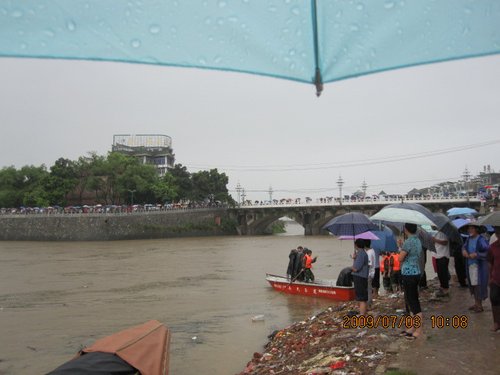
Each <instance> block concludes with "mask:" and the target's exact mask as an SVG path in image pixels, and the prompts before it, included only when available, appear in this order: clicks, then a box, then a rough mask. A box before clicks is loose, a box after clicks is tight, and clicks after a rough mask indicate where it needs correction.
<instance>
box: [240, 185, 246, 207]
mask: <svg viewBox="0 0 500 375" xmlns="http://www.w3.org/2000/svg"><path fill="white" fill-rule="evenodd" d="M246 196H247V195H246V193H245V188H241V200H242V201H243V204H244V203H245V198H246Z"/></svg>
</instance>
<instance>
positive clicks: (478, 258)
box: [337, 222, 500, 340]
mask: <svg viewBox="0 0 500 375" xmlns="http://www.w3.org/2000/svg"><path fill="white" fill-rule="evenodd" d="M480 228H481V226H479V225H478V224H477V223H475V222H471V223H469V224H468V227H467V232H468V235H467V236H466V239H465V241H464V243H463V246H462V247H461V249H460V251H458V252H457V251H454V252H453V251H450V250H453V244H452V241H450V240H449V239H448V237H447V236H446V234H444V233H442V232H440V231H438V232H437V233H436V234H435V235H434V236H433V237H432V243H433V245H434V246H433V249H432V252H433V253H432V254H433V265H434V269H435V270H436V273H437V275H438V279H439V285H440V287H439V290H438V291H437V292H436V295H435V297H446V296H449V293H450V279H451V274H450V270H449V262H450V257H451V256H453V258H454V261H455V262H454V263H455V269H456V271H457V272H456V274H457V280H458V282H459V284H460V287H462V288H467V287H468V288H469V290H470V293H471V295H472V297H473V299H474V304H473V305H472V306H470V308H469V310H470V311H472V312H475V313H481V312H483V311H484V308H483V301H484V300H486V299H487V298H488V286H489V298H490V302H491V307H492V315H493V326H492V330H493V331H499V330H500V240H499V239H500V227H494V231H495V233H494V235H493V236H491V237H490V236H489V234H488V233H487V232H482V231H481V229H480ZM404 237H405V240H404V241H403V240H402V239H400V240H399V241H398V250H397V251H395V252H381V253H380V262H378V261H377V260H375V254H376V253H377V252H374V250H373V249H372V248H371V247H370V241H369V240H363V239H357V240H356V241H355V251H354V254H353V255H352V258H353V265H352V267H351V268H350V270H349V269H344V270H342V271H341V273H340V275H339V279H338V281H337V282H338V283H339V282H341V283H345V280H346V278H345V275H346V273H347V272H348V271H351V272H352V281H353V283H354V289H355V294H356V300H357V301H358V302H359V313H360V314H361V315H365V314H366V313H367V311H368V310H369V309H370V307H371V303H372V299H373V298H374V297H375V298H376V296H377V295H378V287H379V282H378V278H379V273H380V274H381V276H382V283H383V286H384V289H385V290H386V291H387V292H399V291H403V292H404V299H405V305H406V311H407V313H408V314H409V315H411V316H414V317H415V316H418V317H419V318H420V319H419V320H414V321H415V322H416V321H418V322H423V315H422V308H421V306H420V300H419V290H420V289H423V288H426V287H427V282H426V275H425V261H426V251H427V250H428V249H427V248H426V247H425V246H424V244H423V241H422V240H421V236H419V228H418V226H417V225H416V224H410V223H406V224H404ZM374 253H375V254H374ZM377 266H378V268H377ZM338 285H339V284H338ZM340 285H342V284H340ZM344 285H345V284H344ZM422 334H423V324H420V323H419V324H415V325H414V326H410V327H407V329H405V330H403V331H402V332H401V335H402V336H404V337H405V338H407V339H409V340H414V339H416V338H418V337H419V336H421V335H422Z"/></svg>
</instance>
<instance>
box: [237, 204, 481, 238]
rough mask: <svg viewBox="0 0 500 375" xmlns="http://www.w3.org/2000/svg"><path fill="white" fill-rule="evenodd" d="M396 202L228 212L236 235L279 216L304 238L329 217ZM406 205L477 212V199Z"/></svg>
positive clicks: (255, 232)
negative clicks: (292, 222)
mask: <svg viewBox="0 0 500 375" xmlns="http://www.w3.org/2000/svg"><path fill="white" fill-rule="evenodd" d="M400 202H401V199H399V200H353V201H351V200H343V201H342V202H340V201H332V202H328V203H302V204H301V203H297V204H264V205H245V206H239V207H237V208H233V209H230V215H231V217H232V218H233V219H235V220H236V221H237V223H238V226H237V229H238V233H239V234H240V235H258V234H264V233H265V230H266V228H267V227H269V225H271V224H272V223H273V222H275V221H276V220H278V219H279V218H281V217H284V216H287V217H289V218H291V219H293V220H295V221H296V222H297V223H299V224H300V225H302V226H303V227H304V234H305V235H318V234H322V233H324V231H322V229H321V228H322V227H323V226H324V225H325V224H326V223H327V222H328V221H329V220H331V219H332V218H334V217H336V216H339V215H342V214H344V213H346V212H349V211H358V212H363V213H365V214H367V215H373V214H375V213H376V212H378V211H379V210H381V209H382V208H383V207H384V206H387V205H389V204H392V203H400ZM404 202H407V203H419V204H421V205H423V206H425V207H427V208H428V209H429V210H431V211H432V212H446V210H448V209H450V208H452V207H457V206H460V207H462V206H468V207H471V208H475V209H476V210H478V211H479V210H480V209H481V207H482V204H481V201H480V200H479V199H478V198H469V199H467V198H429V199H405V200H404Z"/></svg>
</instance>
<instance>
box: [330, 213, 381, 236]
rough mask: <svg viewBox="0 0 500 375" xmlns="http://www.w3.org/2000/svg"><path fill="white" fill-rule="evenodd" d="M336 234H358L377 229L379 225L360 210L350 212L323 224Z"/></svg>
mask: <svg viewBox="0 0 500 375" xmlns="http://www.w3.org/2000/svg"><path fill="white" fill-rule="evenodd" d="M323 229H326V230H327V231H329V232H330V233H332V234H334V235H335V236H356V235H358V234H361V233H364V232H368V231H372V230H377V229H378V227H377V226H376V225H375V224H373V223H372V222H371V221H370V219H368V218H367V217H366V216H365V215H363V214H362V213H360V212H349V213H347V214H344V215H340V216H337V217H335V218H333V219H332V220H330V221H329V222H328V223H326V224H325V225H324V226H323Z"/></svg>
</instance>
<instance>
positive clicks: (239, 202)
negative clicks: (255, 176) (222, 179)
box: [236, 181, 241, 206]
mask: <svg viewBox="0 0 500 375" xmlns="http://www.w3.org/2000/svg"><path fill="white" fill-rule="evenodd" d="M236 193H238V206H239V205H240V204H241V196H240V194H241V185H240V182H239V181H238V183H237V184H236Z"/></svg>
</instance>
